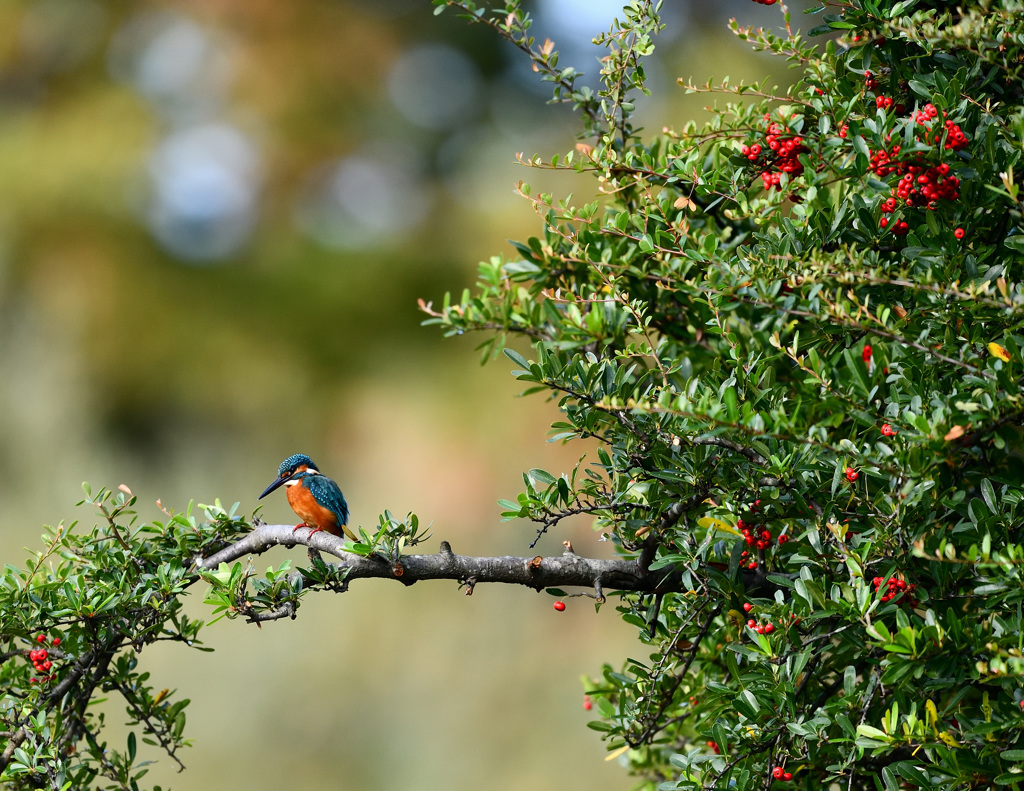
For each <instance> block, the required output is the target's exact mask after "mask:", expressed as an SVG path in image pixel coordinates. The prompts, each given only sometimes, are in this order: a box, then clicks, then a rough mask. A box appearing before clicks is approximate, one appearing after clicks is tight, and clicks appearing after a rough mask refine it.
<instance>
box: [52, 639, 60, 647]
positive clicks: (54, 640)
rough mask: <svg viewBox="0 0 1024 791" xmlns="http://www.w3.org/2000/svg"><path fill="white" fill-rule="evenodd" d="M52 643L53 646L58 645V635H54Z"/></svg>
mask: <svg viewBox="0 0 1024 791" xmlns="http://www.w3.org/2000/svg"><path fill="white" fill-rule="evenodd" d="M52 645H53V646H54V648H56V647H57V646H58V645H60V638H59V637H54V638H53V643H52Z"/></svg>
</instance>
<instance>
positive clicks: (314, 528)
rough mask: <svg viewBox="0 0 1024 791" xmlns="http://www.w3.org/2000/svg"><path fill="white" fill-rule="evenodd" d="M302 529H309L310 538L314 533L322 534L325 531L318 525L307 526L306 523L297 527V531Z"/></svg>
mask: <svg viewBox="0 0 1024 791" xmlns="http://www.w3.org/2000/svg"><path fill="white" fill-rule="evenodd" d="M301 527H308V528H309V535H310V536H311V535H313V534H314V533H322V532H323V531H324V529H323V528H322V527H317V526H316V525H307V524H306V523H305V522H303V523H302V524H301V525H295V530H298V529H299V528H301ZM295 530H292V532H293V533H294V532H295ZM306 538H309V536H306Z"/></svg>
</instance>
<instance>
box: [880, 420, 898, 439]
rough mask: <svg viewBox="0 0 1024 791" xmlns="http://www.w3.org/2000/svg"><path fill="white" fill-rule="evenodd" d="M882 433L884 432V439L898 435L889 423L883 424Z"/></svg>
mask: <svg viewBox="0 0 1024 791" xmlns="http://www.w3.org/2000/svg"><path fill="white" fill-rule="evenodd" d="M881 431H882V436H884V437H891V436H892V435H893V434H895V433H896V431H895V429H893V427H892V426H890V425H889V424H888V423H883V424H882V428H881Z"/></svg>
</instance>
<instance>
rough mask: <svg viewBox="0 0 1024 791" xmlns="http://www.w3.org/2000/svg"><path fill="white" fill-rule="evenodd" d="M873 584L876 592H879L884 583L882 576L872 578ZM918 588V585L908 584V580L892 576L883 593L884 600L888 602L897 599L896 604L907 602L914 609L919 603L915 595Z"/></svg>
mask: <svg viewBox="0 0 1024 791" xmlns="http://www.w3.org/2000/svg"><path fill="white" fill-rule="evenodd" d="M871 584H872V585H874V586H875V593H877V592H878V589H879V587H880V586H881V584H882V578H881V577H875V578H874V579H873V580H871ZM916 590H917V586H916V585H913V584H907V581H906V580H903V579H898V578H897V577H890V578H889V583H888V585H887V586H886V591H885V593H883V594H882V601H883V602H888V601H893V600H895V603H896V604H904V603H905V604H907V606H909V607H910V608H911V609H913V608H914V607H917V605H918V601H917V597H916V596H915V595H914V591H916Z"/></svg>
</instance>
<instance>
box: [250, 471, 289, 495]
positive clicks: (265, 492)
mask: <svg viewBox="0 0 1024 791" xmlns="http://www.w3.org/2000/svg"><path fill="white" fill-rule="evenodd" d="M291 479H292V476H285V477H284V478H281V477H280V476H279V477H277V478H275V479H274V482H273V483H272V484H270V486H268V487H267V488H266V489H264V490H263V494H261V495H260V496H259V497H257V498H256V499H257V500H262V499H263V498H264V497H266V496H267V495H268V494H270V493H271V492H272V491H274V489H276V488H277V487H278V486H280V485H281V484H283V483H284V482H285V481H290V480H291Z"/></svg>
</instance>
